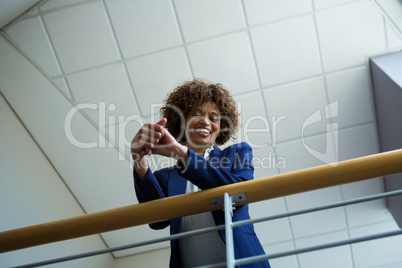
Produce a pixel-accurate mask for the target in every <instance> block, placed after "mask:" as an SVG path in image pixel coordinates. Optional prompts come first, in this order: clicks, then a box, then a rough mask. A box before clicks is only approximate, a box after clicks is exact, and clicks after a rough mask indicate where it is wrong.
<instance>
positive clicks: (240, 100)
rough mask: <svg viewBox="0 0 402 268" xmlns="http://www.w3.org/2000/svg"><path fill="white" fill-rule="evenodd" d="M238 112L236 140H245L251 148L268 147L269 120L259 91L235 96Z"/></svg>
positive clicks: (269, 137)
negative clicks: (238, 124) (238, 127)
mask: <svg viewBox="0 0 402 268" xmlns="http://www.w3.org/2000/svg"><path fill="white" fill-rule="evenodd" d="M235 100H236V102H237V109H238V111H239V112H240V117H239V120H240V123H241V125H240V129H239V131H238V133H237V140H236V141H237V142H242V141H244V142H247V143H248V144H249V145H250V146H251V147H252V148H253V149H258V148H268V146H269V145H270V144H271V143H272V142H271V128H270V122H269V120H268V118H267V116H266V114H265V108H264V103H263V98H262V96H261V92H254V93H249V94H245V95H240V96H236V97H235Z"/></svg>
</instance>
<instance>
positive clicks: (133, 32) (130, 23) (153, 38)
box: [106, 0, 182, 58]
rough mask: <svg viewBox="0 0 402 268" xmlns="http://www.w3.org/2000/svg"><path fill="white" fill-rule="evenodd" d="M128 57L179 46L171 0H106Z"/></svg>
mask: <svg viewBox="0 0 402 268" xmlns="http://www.w3.org/2000/svg"><path fill="white" fill-rule="evenodd" d="M106 4H107V5H106V7H107V9H108V11H109V14H110V18H111V20H112V25H113V28H114V30H115V33H116V36H117V40H118V43H119V45H120V48H121V51H122V53H123V55H124V57H125V58H129V57H133V56H138V55H141V54H145V53H149V52H152V51H158V50H161V49H165V48H170V47H173V46H177V45H180V44H181V43H182V42H181V37H180V32H179V29H178V25H177V22H176V20H175V17H174V11H173V7H172V5H171V3H170V1H168V0H146V1H144V0H142V1H130V0H113V1H112V0H106Z"/></svg>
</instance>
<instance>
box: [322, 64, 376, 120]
mask: <svg viewBox="0 0 402 268" xmlns="http://www.w3.org/2000/svg"><path fill="white" fill-rule="evenodd" d="M368 72H369V71H368V70H367V68H366V67H364V68H359V69H355V70H349V71H344V72H341V73H337V74H332V75H328V76H327V88H328V95H329V102H330V103H332V102H334V101H338V105H339V106H338V113H339V114H338V124H339V128H343V127H349V126H353V125H358V124H362V123H367V122H372V121H373V120H374V111H373V108H372V103H371V102H372V97H371V88H370V77H369V73H368Z"/></svg>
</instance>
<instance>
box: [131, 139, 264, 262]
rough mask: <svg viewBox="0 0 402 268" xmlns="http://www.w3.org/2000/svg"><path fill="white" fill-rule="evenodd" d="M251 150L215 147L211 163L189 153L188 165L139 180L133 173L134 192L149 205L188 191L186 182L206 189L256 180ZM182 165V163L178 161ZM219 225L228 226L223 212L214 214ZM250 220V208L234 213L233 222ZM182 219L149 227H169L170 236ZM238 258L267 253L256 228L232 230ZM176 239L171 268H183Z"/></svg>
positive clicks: (171, 243) (173, 244) (235, 147)
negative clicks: (149, 202) (256, 232)
mask: <svg viewBox="0 0 402 268" xmlns="http://www.w3.org/2000/svg"><path fill="white" fill-rule="evenodd" d="M252 162H253V155H252V149H251V147H250V146H249V145H248V144H247V143H244V142H243V143H239V144H234V145H231V146H229V147H227V148H226V149H224V150H223V151H222V150H220V149H218V148H216V147H215V148H214V150H212V152H211V154H210V159H209V161H208V160H206V159H205V158H203V157H202V156H200V155H198V154H196V153H195V152H194V151H192V150H189V161H188V163H187V166H186V167H184V166H181V165H176V166H173V167H169V168H164V169H161V170H158V171H156V172H154V173H152V171H151V170H148V174H147V176H146V178H145V179H144V180H142V181H140V180H139V179H138V177H137V174H136V173H135V171H134V184H135V191H136V194H137V198H138V201H139V202H146V201H150V200H154V199H159V198H164V197H168V196H174V195H180V194H184V193H185V192H186V185H187V180H189V181H190V182H192V183H193V184H195V185H196V186H198V187H199V188H200V189H202V190H205V189H209V188H214V187H219V186H222V185H226V184H231V183H236V182H241V181H247V180H252V179H253V178H254V167H253V164H252ZM178 163H179V162H178ZM212 215H213V218H214V221H215V224H216V225H221V224H224V223H225V216H224V212H223V211H222V210H217V211H212ZM246 219H250V215H249V212H248V205H243V206H239V207H237V208H236V209H235V210H234V214H233V221H240V220H246ZM180 223H181V218H177V219H172V220H167V221H163V222H158V223H152V224H150V227H151V228H152V229H163V228H165V227H167V226H169V225H170V234H172V235H173V234H177V233H178V232H179V230H180ZM219 234H220V236H221V238H222V239H223V241H226V238H225V231H224V230H221V231H219ZM233 238H234V250H235V258H236V259H239V258H244V257H250V256H256V255H262V254H265V252H264V250H263V248H262V246H261V244H260V241H259V240H258V238H257V236H256V234H255V231H254V227H253V225H246V226H241V227H237V228H234V229H233ZM177 242H178V241H177V240H172V241H170V245H171V256H170V267H175V268H176V267H181V263H180V260H181V258H180V250H179V248H178V247H179V243H177ZM241 267H249V268H251V267H253V268H257V267H265V268H266V267H270V266H269V263H268V261H264V262H258V263H252V264H249V265H244V266H241Z"/></svg>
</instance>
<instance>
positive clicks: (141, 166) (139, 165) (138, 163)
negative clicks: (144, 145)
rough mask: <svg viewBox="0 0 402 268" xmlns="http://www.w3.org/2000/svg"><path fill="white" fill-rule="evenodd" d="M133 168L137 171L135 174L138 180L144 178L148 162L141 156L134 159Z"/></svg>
mask: <svg viewBox="0 0 402 268" xmlns="http://www.w3.org/2000/svg"><path fill="white" fill-rule="evenodd" d="M134 170H135V173H137V176H138V178H139V180H140V181H142V180H143V179H145V177H146V176H147V173H148V163H147V162H146V161H145V159H144V158H143V157H141V158H140V159H137V160H134Z"/></svg>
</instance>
